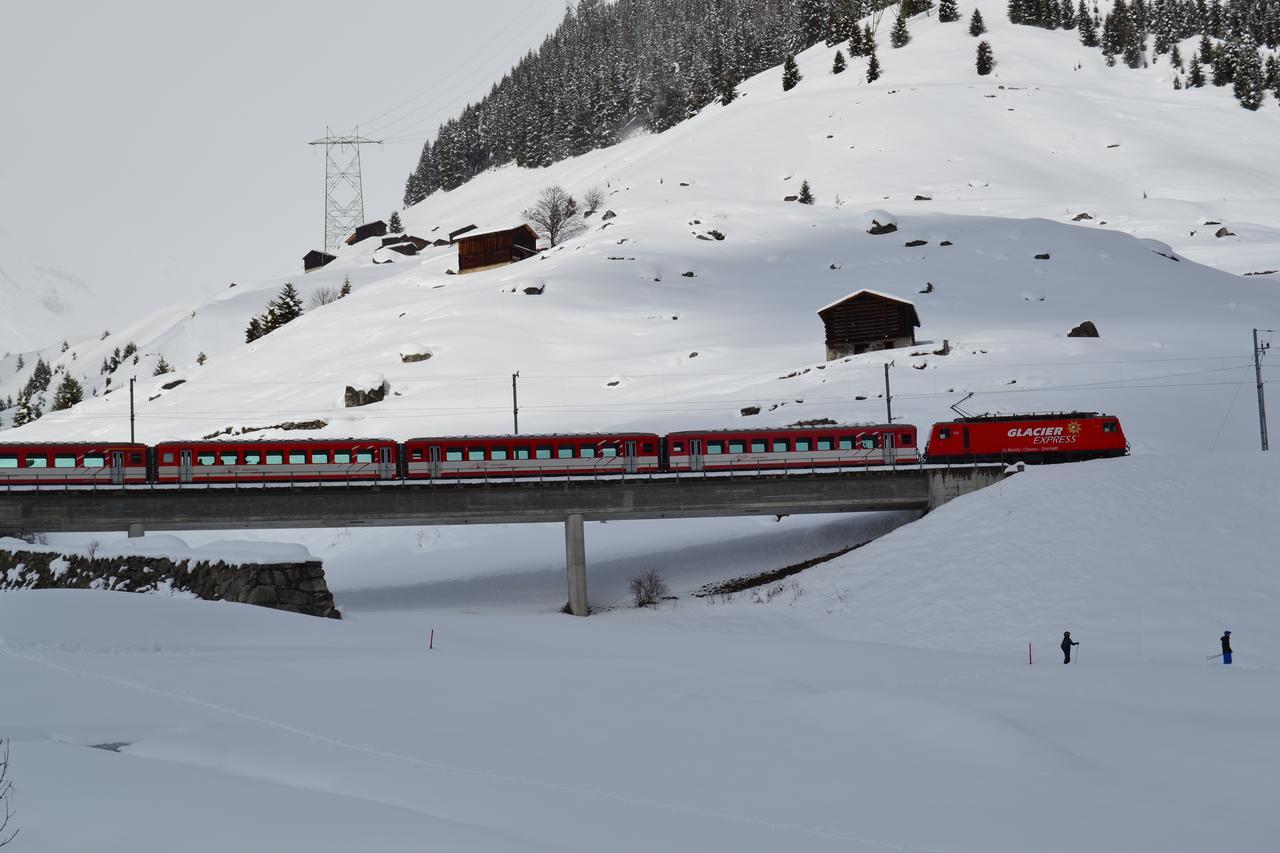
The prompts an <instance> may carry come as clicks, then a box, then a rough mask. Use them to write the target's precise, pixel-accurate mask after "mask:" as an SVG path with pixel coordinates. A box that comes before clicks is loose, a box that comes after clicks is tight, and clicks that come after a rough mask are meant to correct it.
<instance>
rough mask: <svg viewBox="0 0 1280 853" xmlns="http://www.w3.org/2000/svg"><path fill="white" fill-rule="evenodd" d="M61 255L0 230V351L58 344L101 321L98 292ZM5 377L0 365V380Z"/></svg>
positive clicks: (24, 349) (2, 352)
mask: <svg viewBox="0 0 1280 853" xmlns="http://www.w3.org/2000/svg"><path fill="white" fill-rule="evenodd" d="M57 257H59V253H58V252H57V251H56V250H55V251H48V250H47V249H46V250H35V249H33V248H32V247H31V246H30V244H28V243H25V242H20V241H18V240H17V239H16V238H14V237H13V236H12V235H10V234H8V233H6V232H5V231H3V230H0V304H2V305H3V306H4V310H3V312H0V354H4V353H14V354H16V353H19V352H23V351H30V350H33V349H35V348H36V347H40V346H47V345H50V344H56V343H60V342H61V341H62V340H63V339H64V338H66V337H67V336H75V335H83V334H86V333H88V332H91V331H93V330H94V328H95V327H97V326H99V325H100V320H99V319H98V318H97V313H98V311H97V309H98V308H100V307H101V304H102V301H101V296H100V294H98V293H96V292H95V291H94V290H93V289H92V288H91V286H90V285H89V283H88V282H86V281H85V280H84V279H82V278H81V277H80V276H79V275H77V274H76V273H75V272H72V271H70V270H67V269H65V268H63V267H62V265H61V264H60V263H59V262H58V261H56V260H54V259H56V258H57ZM98 331H101V329H98ZM55 351H56V350H55ZM6 376H7V371H6V370H5V368H4V367H0V382H4V381H6V380H5V379H4V378H3V377H6Z"/></svg>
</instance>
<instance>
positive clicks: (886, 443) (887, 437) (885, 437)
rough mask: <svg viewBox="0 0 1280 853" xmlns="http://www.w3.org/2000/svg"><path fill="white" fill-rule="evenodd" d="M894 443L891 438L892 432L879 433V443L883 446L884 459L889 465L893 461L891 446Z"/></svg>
mask: <svg viewBox="0 0 1280 853" xmlns="http://www.w3.org/2000/svg"><path fill="white" fill-rule="evenodd" d="M896 443H897V442H895V441H894V440H893V433H891V432H886V433H881V435H880V444H881V446H882V448H883V453H884V461H885V462H886V463H887V464H889V465H892V464H893V462H894V458H893V447H894V445H895V444H896Z"/></svg>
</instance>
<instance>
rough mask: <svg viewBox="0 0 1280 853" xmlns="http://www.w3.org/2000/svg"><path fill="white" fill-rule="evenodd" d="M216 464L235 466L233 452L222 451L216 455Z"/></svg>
mask: <svg viewBox="0 0 1280 853" xmlns="http://www.w3.org/2000/svg"><path fill="white" fill-rule="evenodd" d="M218 464H219V465H235V464H236V454H235V452H234V451H226V450H224V451H222V452H221V453H219V454H218Z"/></svg>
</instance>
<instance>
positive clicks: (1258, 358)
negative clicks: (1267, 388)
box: [1253, 329, 1271, 450]
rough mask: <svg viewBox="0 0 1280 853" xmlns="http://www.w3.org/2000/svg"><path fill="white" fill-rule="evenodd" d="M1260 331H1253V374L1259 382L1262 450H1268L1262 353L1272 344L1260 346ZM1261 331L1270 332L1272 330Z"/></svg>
mask: <svg viewBox="0 0 1280 853" xmlns="http://www.w3.org/2000/svg"><path fill="white" fill-rule="evenodd" d="M1258 331H1259V330H1258V329H1254V330H1253V373H1254V376H1255V377H1256V379H1257V382H1258V429H1259V430H1260V431H1261V432H1262V449H1263V450H1267V449H1268V448H1267V401H1266V399H1265V397H1264V395H1263V393H1262V353H1263V351H1264V350H1266V349H1268V348H1269V347H1270V346H1271V345H1270V344H1263V345H1262V346H1258ZM1261 331H1264V332H1269V331H1271V330H1270V329H1263V330H1261Z"/></svg>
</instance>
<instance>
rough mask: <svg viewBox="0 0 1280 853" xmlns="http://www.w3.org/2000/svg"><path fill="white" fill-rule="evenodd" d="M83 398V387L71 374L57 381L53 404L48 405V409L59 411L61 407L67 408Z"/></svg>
mask: <svg viewBox="0 0 1280 853" xmlns="http://www.w3.org/2000/svg"><path fill="white" fill-rule="evenodd" d="M83 399H84V388H83V387H81V385H80V383H79V382H77V381H76V380H75V377H73V376H72V375H71V374H69V373H68V374H67V375H66V376H64V377H62V382H60V383H58V390H57V391H55V392H54V394H53V405H51V406H50V407H49V409H50V411H54V412H60V411H62V410H63V409H69V408H71V407H72V406H74V405H75V404H76V403H79V402H80V401H81V400H83Z"/></svg>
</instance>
